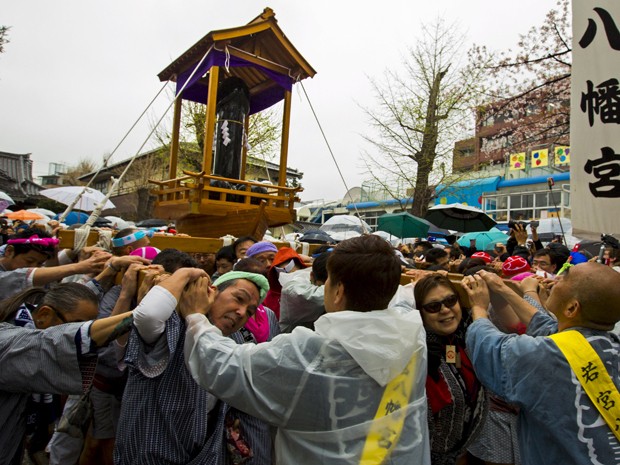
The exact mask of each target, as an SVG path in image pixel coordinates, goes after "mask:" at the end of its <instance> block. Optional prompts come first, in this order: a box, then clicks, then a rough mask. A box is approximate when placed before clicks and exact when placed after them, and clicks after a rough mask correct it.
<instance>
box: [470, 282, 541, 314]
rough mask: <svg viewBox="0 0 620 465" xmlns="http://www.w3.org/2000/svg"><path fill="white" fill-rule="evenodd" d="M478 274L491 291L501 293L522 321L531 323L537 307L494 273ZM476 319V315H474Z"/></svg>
mask: <svg viewBox="0 0 620 465" xmlns="http://www.w3.org/2000/svg"><path fill="white" fill-rule="evenodd" d="M477 276H479V277H480V278H482V279H483V280H484V282H485V283H486V285H487V286H488V288H489V290H490V292H491V293H494V294H497V295H499V296H500V297H501V298H502V299H503V300H504V301H505V302H506V303H507V304H508V305H510V307H511V308H512V310H513V311H514V312H515V313H516V314H517V316H518V317H519V320H521V323H523V324H524V325H525V326H527V325H529V324H530V320H531V319H532V317H533V316H534V315H535V314H536V313H537V311H538V310H537V309H536V308H535V307H533V306H532V305H530V304H529V303H527V302H526V301H525V300H524V299H523V298H522V297H520V296H519V295H518V294H517V293H516V292H515V291H513V290H512V289H510V288H509V287H508V286H507V285H506V284H504V281H503V280H502V279H501V278H500V277H499V276H497V275H496V274H494V273H489V272H488V271H479V272H478V274H477ZM474 319H475V316H474Z"/></svg>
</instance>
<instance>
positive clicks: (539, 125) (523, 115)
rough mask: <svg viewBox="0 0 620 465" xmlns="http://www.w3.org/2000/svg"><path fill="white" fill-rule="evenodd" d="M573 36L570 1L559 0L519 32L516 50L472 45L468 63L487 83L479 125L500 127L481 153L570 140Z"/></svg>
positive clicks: (485, 139) (490, 137)
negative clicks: (534, 23)
mask: <svg viewBox="0 0 620 465" xmlns="http://www.w3.org/2000/svg"><path fill="white" fill-rule="evenodd" d="M571 41H572V37H571V16H570V2H569V0H559V1H558V2H557V7H556V8H554V9H552V10H551V11H549V12H548V13H547V15H546V17H545V20H544V22H543V24H541V25H539V26H535V27H532V28H531V29H530V30H529V31H528V32H527V33H526V34H524V35H522V36H521V37H520V39H519V42H518V43H517V46H516V48H515V49H514V50H507V51H500V52H494V51H490V50H489V49H488V48H487V47H485V46H480V45H478V46H474V47H473V48H472V50H471V51H470V59H471V63H472V65H473V66H476V67H478V68H480V69H483V70H485V75H486V77H487V79H488V84H489V88H488V96H487V98H486V104H485V105H481V106H480V107H478V111H477V113H478V114H477V123H478V125H479V128H480V127H483V126H492V125H495V126H496V127H499V131H497V132H494V133H493V134H491V135H490V136H489V137H485V138H484V139H483V141H482V144H481V152H482V153H483V154H491V153H493V152H496V151H498V150H500V149H502V148H504V147H511V148H512V150H513V151H518V150H526V149H527V148H528V147H531V146H533V145H540V144H568V142H569V122H570V76H571Z"/></svg>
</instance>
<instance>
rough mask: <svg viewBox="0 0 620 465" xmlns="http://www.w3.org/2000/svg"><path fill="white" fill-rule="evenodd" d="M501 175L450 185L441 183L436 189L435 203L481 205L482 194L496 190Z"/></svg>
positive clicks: (478, 206)
mask: <svg viewBox="0 0 620 465" xmlns="http://www.w3.org/2000/svg"><path fill="white" fill-rule="evenodd" d="M500 179H501V178H500V177H499V176H492V177H490V178H482V179H468V180H465V181H459V182H455V183H454V184H450V185H449V186H445V185H444V184H439V185H438V186H437V188H436V189H435V195H436V199H435V204H436V205H437V204H450V203H462V204H465V205H469V206H471V207H477V208H480V207H481V198H482V194H483V193H485V192H496V191H497V185H498V184H499V182H500Z"/></svg>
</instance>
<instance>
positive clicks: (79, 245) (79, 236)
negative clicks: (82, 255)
mask: <svg viewBox="0 0 620 465" xmlns="http://www.w3.org/2000/svg"><path fill="white" fill-rule="evenodd" d="M89 234H90V226H89V227H88V228H84V227H82V228H78V229H76V230H75V235H74V236H73V250H75V251H76V252H78V253H79V252H80V251H81V250H82V249H83V248H84V247H86V243H87V241H88V235H89Z"/></svg>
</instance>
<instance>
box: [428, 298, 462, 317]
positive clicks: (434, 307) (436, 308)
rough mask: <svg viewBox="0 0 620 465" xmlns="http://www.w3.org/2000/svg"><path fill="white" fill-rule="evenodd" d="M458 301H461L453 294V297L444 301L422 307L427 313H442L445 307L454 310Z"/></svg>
mask: <svg viewBox="0 0 620 465" xmlns="http://www.w3.org/2000/svg"><path fill="white" fill-rule="evenodd" d="M458 301H459V298H458V296H457V295H456V294H452V295H451V296H448V297H446V298H445V299H443V300H438V301H436V302H429V303H427V304H424V305H422V306H421V308H422V310H424V311H425V312H427V313H439V312H440V311H441V307H442V306H444V305H445V306H446V307H448V308H452V307H454V306H455V305H456V304H457V302H458Z"/></svg>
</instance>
